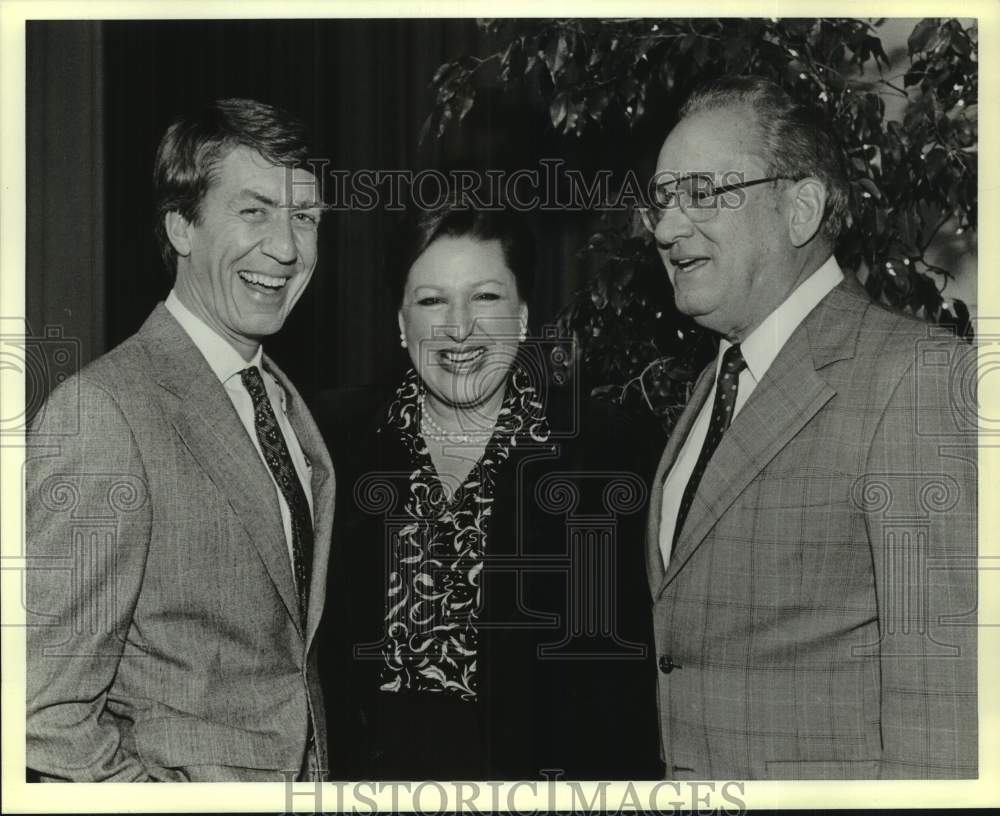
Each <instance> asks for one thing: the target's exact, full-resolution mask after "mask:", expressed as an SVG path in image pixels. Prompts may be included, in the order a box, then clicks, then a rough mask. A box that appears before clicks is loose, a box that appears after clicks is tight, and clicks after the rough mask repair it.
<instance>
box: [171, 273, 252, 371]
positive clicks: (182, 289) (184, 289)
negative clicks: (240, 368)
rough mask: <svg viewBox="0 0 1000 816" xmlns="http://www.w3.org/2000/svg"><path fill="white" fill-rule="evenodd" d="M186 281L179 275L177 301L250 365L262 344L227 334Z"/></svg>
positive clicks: (176, 285) (176, 290) (176, 284)
mask: <svg viewBox="0 0 1000 816" xmlns="http://www.w3.org/2000/svg"><path fill="white" fill-rule="evenodd" d="M184 280H185V279H184V278H182V277H181V276H180V275H178V276H177V281H176V283H175V284H174V294H175V295H177V299H178V300H179V301H180V302H181V304H182V305H183V306H184V308H185V309H187V310H188V311H189V312H191V314H193V315H194V316H195V317H197V318H198V319H199V320H200V321H201V322H202V323H204V324H205V325H206V326H208V328H210V329H211V330H212V331H213V332H215V333H216V334H217V335H219V337H221V338H222V339H223V340H225V341H226V342H227V343H229V345H231V346H232V347H233V348H234V349H236V353H237V354H239V355H240V357H242V358H243V359H244V360H246V361H247V362H248V363H249V362H250V361H251V360H252V359H253V358H254V355H256V354H257V349H259V348H260V343H255V342H253V341H251V340H248V339H247V338H245V337H237V336H235V335H233V334H232V332H227V331H226V329H225V327H224V326H222V325H221V324H220V323H219V321H218V320H217V319H215V318H213V316H212V313H211V310H209V309H207V308H205V305H204V304H203V303H202V301H201V299H200V298H199V297H198V295H197V293H196V292H195V291H194V289H193V288H192V287H190V286H187V285H185V283H184Z"/></svg>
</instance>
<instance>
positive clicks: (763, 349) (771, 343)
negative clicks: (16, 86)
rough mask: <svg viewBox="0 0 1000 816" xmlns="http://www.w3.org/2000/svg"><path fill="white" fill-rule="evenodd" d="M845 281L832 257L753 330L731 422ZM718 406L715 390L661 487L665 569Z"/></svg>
mask: <svg viewBox="0 0 1000 816" xmlns="http://www.w3.org/2000/svg"><path fill="white" fill-rule="evenodd" d="M843 278H844V273H843V272H841V270H840V266H839V265H838V264H837V260H836V259H835V258H834V257H833V256H832V255H831V256H830V257H829V258H827V259H826V261H825V262H824V263H823V265H822V266H821V267H820V268H819V269H817V270H816V271H815V272H813V273H812V275H810V276H809V277H808V278H806V280H804V281H803V282H802V283H801V284H799V286H797V287H796V288H795V289H794V290H793V291H792V293H791V294H790V295H789V296H788V297H787V298H785V300H784V301H783V302H782V303H781V305H780V306H778V308H777V309H775V310H774V311H773V312H771V314H769V315H768V316H767V317H766V318H764V321H763V322H762V323H761V324H760V325H759V326H758V327H757V328H756V329H754V330H753V331H752V332H751V333H750V335H749V336H748V337H747V338H746V339H745V340H744V341H743V342H742V343H741V344H740V349H741V350H742V352H743V359H744V360H745V361H746V364H747V366H746V368H744V369H743V371H741V372H740V380H739V387H738V389H737V392H736V405H735V407H734V409H733V419H734V420H735V419H736V415H737V414H738V413H739V412H740V409H741V408H742V407H743V406H744V404H746V401H747V400H748V399H749V398H750V395H751V394H752V393H753V391H754V389H755V388H756V387H757V383H759V382H760V381H761V379H762V378H763V376H764V374H765V373H766V372H767V370H768V369H769V368H770V367H771V363H772V362H774V358H775V357H777V356H778V352H779V351H781V348H782V346H784V345H785V343H786V342H788V338H789V337H791V336H792V332H794V331H795V329H797V328H798V326H799V324H800V323H801V322H802V321H803V320H805V318H806V315H808V314H809V312H811V311H812V310H813V309H814V308H816V306H817V305H818V304H819V302H820V301H821V300H822V299H823V298H824V297H826V296H827V295H828V294H829V293H830V292H831V291H832V290H833V288H834V287H836V286H837V284H838V283H840V282H841V281H842V280H843ZM731 345H732V343H730V342H729V341H728V340H726V339H725V338H722V341H721V342H720V343H719V354H718V356H717V357H716V358H715V377H714V379H715V381H716V382H718V380H719V369H720V368H721V367H722V355H724V354H725V353H726V350H727V349H728V348H729V347H730V346H731ZM714 402H715V385H714V384H713V385H712V390H711V391H710V392H709V394H708V398H707V399H706V400H705V403H704V405H702V406H701V410H700V411H699V412H698V416H697V418H696V419H695V421H694V424H693V425H692V426H691V432H690V433H689V434H688V436H687V439H685V440H684V444H683V445H682V446H681V449H680V451H679V452H678V454H677V459H676V460H675V461H674V466H673V467H672V468H671V469H670V472H669V473H668V474H667V478H666V479H665V480H664V482H663V503H662V504H661V505H660V554H661V555H662V557H663V566H664V569H666V566H667V563H668V562H669V561H670V551H671V549H672V547H673V540H674V523H675V521H676V520H677V511H678V509H679V508H680V506H681V499H682V498H683V496H684V488H685V487H687V483H688V480H689V479H690V478H691V473H692V471H693V470H694V466H695V464H696V463H697V461H698V455H699V454H700V453H701V447H702V444H703V443H704V441H705V436H706V435H707V434H708V422H709V418H710V416H711V413H712V405H713V404H714Z"/></svg>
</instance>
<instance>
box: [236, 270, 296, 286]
mask: <svg viewBox="0 0 1000 816" xmlns="http://www.w3.org/2000/svg"><path fill="white" fill-rule="evenodd" d="M236 274H237V275H239V276H240V280H241V281H243V282H244V283H245V284H246V285H247V286H249V287H250V288H251V289H256V290H258V291H261V292H280V291H281V290H282V289H284V288H285V285H286V284H287V283H288V278H285V277H282V276H281V275H265V274H264V273H263V272H248V271H246V270H242V269H241V270H240V271H239V272H237V273H236Z"/></svg>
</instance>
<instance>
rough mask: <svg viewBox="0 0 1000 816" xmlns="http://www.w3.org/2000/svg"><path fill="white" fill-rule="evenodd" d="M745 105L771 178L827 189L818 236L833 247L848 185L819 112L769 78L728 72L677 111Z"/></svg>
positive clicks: (843, 216) (845, 215) (845, 213)
mask: <svg viewBox="0 0 1000 816" xmlns="http://www.w3.org/2000/svg"><path fill="white" fill-rule="evenodd" d="M741 105H742V106H745V107H747V108H749V109H750V110H751V111H752V112H753V114H754V119H755V120H756V121H755V122H754V124H755V125H756V127H757V132H758V134H759V136H760V149H761V158H762V159H764V161H765V162H766V163H767V174H768V175H770V176H787V177H789V178H793V179H803V178H806V177H807V176H812V177H813V178H818V179H819V180H820V181H822V182H823V184H824V186H825V187H826V208H825V211H824V214H823V225H822V227H821V228H820V230H821V234H822V236H823V237H824V238H825V239H826V240H827V241H828V242H829V243H830V245H831V246H835V245H836V242H837V238H838V237H839V236H840V233H841V232H842V231H843V229H844V227H845V226H846V225H847V218H848V195H849V193H848V184H847V176H846V174H845V171H844V159H843V154H842V151H841V149H840V146H839V145H838V144H837V143H836V141H835V140H834V139H833V138H832V137H831V135H830V132H829V127H830V123H829V122H828V121H827V120H826V117H825V116H824V115H823V114H822V113H821V112H820V111H819V110H815V109H812V108H809V107H807V106H805V105H802V104H799V103H798V102H796V101H795V100H793V99H792V97H791V96H789V95H788V93H787V92H786V91H785V90H784V89H783V88H781V86H779V85H777V84H775V83H774V82H772V81H771V80H769V79H764V78H763V77H757V76H727V77H721V78H719V79H716V80H713V81H711V82H709V83H707V84H705V85H702V86H701V87H699V88H697V89H696V90H695V91H694V92H693V93H692V94H691V96H690V97H689V98H688V100H687V101H686V102H685V103H684V105H683V106H682V107H681V110H680V118H681V119H682V120H683V119H685V118H687V117H688V116H691V115H693V114H695V113H699V112H701V111H712V110H719V109H720V108H731V107H734V106H741Z"/></svg>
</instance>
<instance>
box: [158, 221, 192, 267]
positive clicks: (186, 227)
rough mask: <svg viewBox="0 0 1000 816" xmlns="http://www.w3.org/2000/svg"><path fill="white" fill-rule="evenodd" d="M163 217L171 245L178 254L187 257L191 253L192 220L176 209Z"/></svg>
mask: <svg viewBox="0 0 1000 816" xmlns="http://www.w3.org/2000/svg"><path fill="white" fill-rule="evenodd" d="M163 218H164V226H165V227H166V228H167V238H168V239H170V243H171V245H172V246H173V248H174V249H175V250H176V251H177V254H178V255H180V256H181V257H184V258H186V257H187V256H188V255H190V254H191V236H190V235H189V231H190V229H191V224H190V222H189V221H188V220H187V219H186V218H185V217H184V216H183V215H181V214H180V213H179V212H177V211H176V210H171V211H170V212H168V213H167V214H166V215H165V216H164V217H163Z"/></svg>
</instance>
